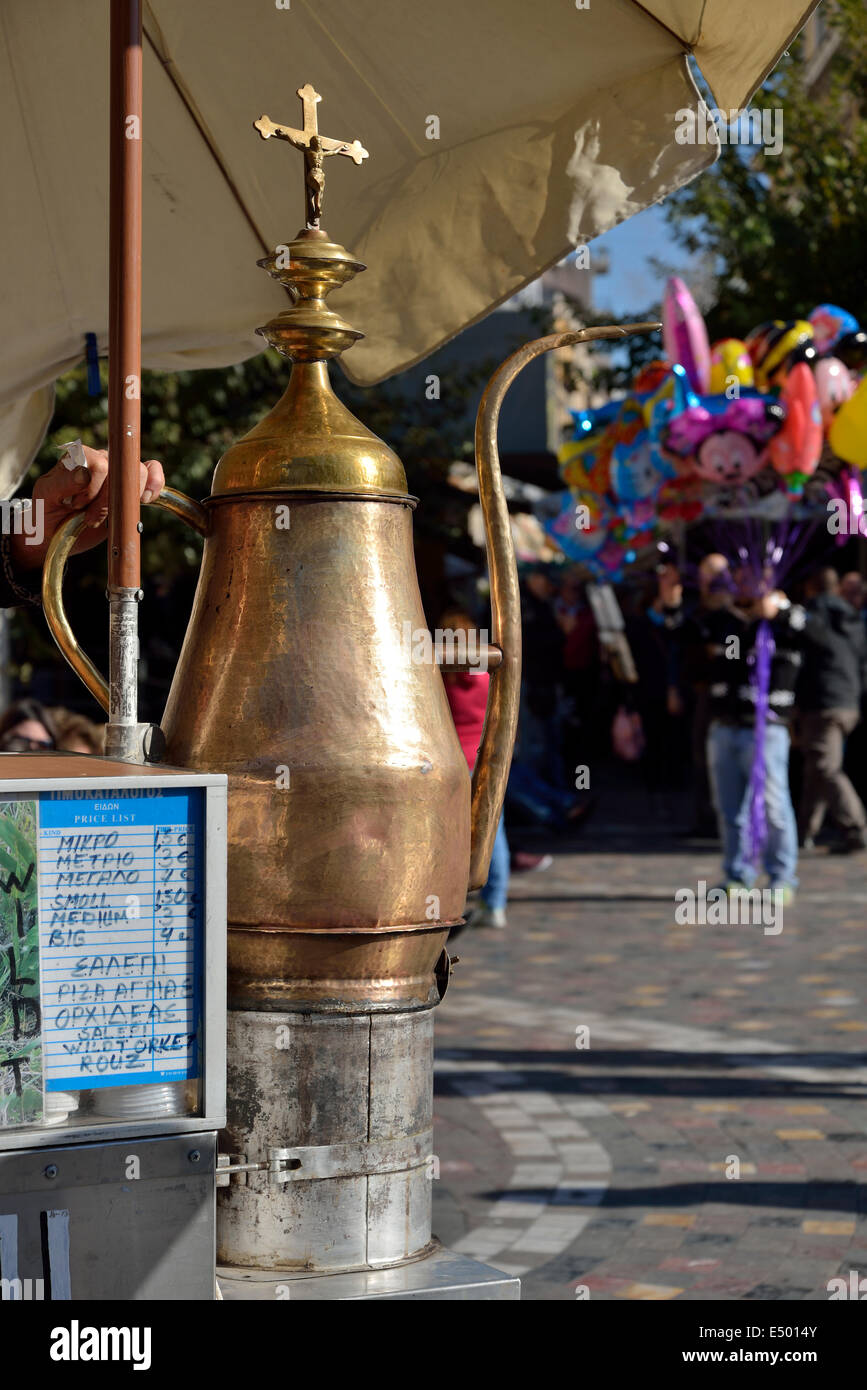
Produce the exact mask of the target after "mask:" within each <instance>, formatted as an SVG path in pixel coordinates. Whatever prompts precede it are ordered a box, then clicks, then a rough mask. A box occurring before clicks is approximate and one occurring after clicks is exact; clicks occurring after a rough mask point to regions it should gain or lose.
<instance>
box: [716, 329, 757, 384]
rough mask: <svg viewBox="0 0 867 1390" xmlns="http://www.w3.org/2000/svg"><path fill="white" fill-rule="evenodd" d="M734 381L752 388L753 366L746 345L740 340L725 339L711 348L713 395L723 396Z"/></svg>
mask: <svg viewBox="0 0 867 1390" xmlns="http://www.w3.org/2000/svg"><path fill="white" fill-rule="evenodd" d="M733 380H734V381H737V382H738V383H739V384H740V385H741V386H752V384H753V364H752V361H751V359H750V354H749V351H748V349H747V345H746V343H742V342H741V340H740V338H723V339H722V341H721V342H719V343H714V345H713V347H712V348H711V354H710V393H711V395H712V396H718V395H721V394H722V392H723V391H725V389H726V387H727V386H731V385H732V381H733Z"/></svg>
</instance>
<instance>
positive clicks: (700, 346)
mask: <svg viewBox="0 0 867 1390" xmlns="http://www.w3.org/2000/svg"><path fill="white" fill-rule="evenodd" d="M662 342H663V346H664V348H665V355H666V357H667V358H668V359H669V361H670V362H679V363H680V365H681V366H682V367H683V369H684V371H685V372H686V375H687V378H688V380H689V384H690V386H691V387H692V389H693V391H695V392H696V393H697V394H698V395H700V396H706V395H707V393H708V391H709V390H710V343H709V342H708V337H707V329H706V328H705V323H704V319H703V318H702V316H701V314H700V313H699V310H698V305H697V304H696V302H695V300H694V299H693V297H692V295H691V294H690V292H689V290H688V289H687V287H686V285H685V284H684V282H683V281H682V280H681V279H680V277H679V276H678V275H673V276H672V278H671V279H670V280H669V282H668V284H667V285H666V287H665V294H664V295H663V297H662Z"/></svg>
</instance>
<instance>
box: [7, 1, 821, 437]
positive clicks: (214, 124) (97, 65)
mask: <svg viewBox="0 0 867 1390" xmlns="http://www.w3.org/2000/svg"><path fill="white" fill-rule="evenodd" d="M813 8H814V4H813V3H805V0H775V3H774V4H773V6H770V5H767V6H766V5H760V4H757V3H756V0H647V3H645V4H638V3H634V0H593V3H592V5H590V7H589V8H579V7H578V6H577V5H576V4H575V3H573V0H541V2H540V3H537V4H535V5H529V4H527V3H526V0H472V3H467V0H437V3H436V4H435V5H427V4H423V3H421V0H415V3H413V4H410V5H407V3H406V0H351V3H350V0H316V3H315V4H314V3H309V0H285V8H284V7H283V0H276V2H275V3H274V4H267V3H262V4H259V5H256V6H252V7H251V6H249V5H241V4H238V3H237V0H184V3H183V4H178V3H177V0H150V3H148V4H146V5H145V10H144V93H145V96H144V121H143V137H144V310H143V345H142V359H143V363H144V365H145V366H148V367H152V368H159V369H166V370H176V369H183V368H190V367H203V366H222V365H226V364H228V363H230V362H233V361H239V360H241V359H242V358H244V357H247V356H250V355H251V354H253V353H255V352H257V351H261V349H262V340H261V339H260V338H257V337H256V336H255V333H254V330H255V328H256V326H257V325H258V324H260V323H263V322H264V321H265V320H266V319H267V318H268V317H269V316H272V315H273V314H274V312H275V311H279V309H280V308H281V307H283V306H284V305H285V299H284V297H283V292H282V291H281V290H280V288H279V287H278V286H276V285H275V284H274V283H273V282H272V281H271V280H270V279H269V278H268V277H267V276H266V275H265V274H264V272H263V271H261V270H259V269H258V268H257V267H256V264H255V262H256V259H257V258H258V257H260V256H262V255H265V254H266V253H268V252H270V251H272V250H273V248H274V247H275V245H277V244H278V243H284V242H288V241H289V240H290V239H291V238H292V237H293V236H294V234H295V233H296V231H297V230H298V227H299V226H300V225H301V224H302V222H303V205H302V175H301V170H300V164H301V161H300V159H299V157H298V156H297V155H296V154H294V153H292V152H291V151H289V150H288V148H287V147H286V146H285V145H283V144H281V143H280V142H278V141H270V142H268V143H265V142H264V141H262V140H260V138H259V136H258V135H257V133H256V132H255V131H254V129H253V124H252V123H253V121H254V119H255V118H256V117H258V116H260V115H261V114H262V113H263V112H264V113H267V114H268V115H269V116H270V117H271V118H272V119H273V120H275V121H280V122H283V123H288V124H292V125H297V124H298V123H299V119H300V109H299V103H298V99H297V97H296V95H295V92H296V88H297V87H298V86H300V85H301V84H302V83H304V82H310V83H312V84H313V86H314V87H315V88H316V90H317V91H318V92H321V93H322V94H323V98H324V99H323V101H322V103H321V105H320V106H319V128H320V130H321V131H322V133H323V134H324V135H326V136H333V137H335V138H337V139H340V140H346V141H351V140H354V139H359V140H360V141H361V143H362V144H363V145H364V146H365V147H366V149H367V150H369V151H370V159H369V160H368V161H365V163H364V165H363V166H362V167H361V168H355V167H353V165H352V164H351V163H350V161H348V160H331V161H329V168H328V174H329V178H328V184H327V189H326V196H325V207H324V216H323V225H324V226H325V227H326V228H327V229H328V231H329V233H330V234H331V236H332V237H333V239H335V240H337V241H340V242H342V243H343V244H344V245H345V246H347V247H348V248H349V249H350V250H351V251H352V253H353V254H354V255H356V256H357V257H358V258H359V259H360V260H362V261H364V262H366V264H367V265H368V266H369V267H370V269H369V270H368V271H367V272H366V273H365V274H364V275H362V276H360V277H358V279H357V280H356V281H355V282H354V283H353V284H352V285H351V286H348V287H347V288H346V289H344V290H342V291H341V296H340V312H341V314H342V315H344V316H345V317H346V318H347V319H348V320H349V321H350V322H351V323H352V324H353V325H354V326H356V327H357V328H359V329H361V330H363V332H364V333H365V334H366V335H367V336H366V338H365V340H364V341H362V342H361V343H360V344H359V345H358V346H357V347H356V348H355V349H354V350H353V352H352V353H351V355H350V357H349V359H348V361H347V369H348V371H349V373H350V375H351V376H353V378H354V379H355V380H357V381H360V382H362V383H366V384H367V383H373V382H376V381H379V380H382V379H383V378H385V377H387V376H389V375H391V374H393V373H394V372H398V371H400V370H401V369H402V368H404V367H407V366H409V365H410V364H411V363H413V362H415V361H418V360H419V359H420V358H422V357H424V356H426V355H427V354H428V353H429V352H431V351H432V350H433V349H434V348H436V347H437V346H439V345H440V344H441V343H443V342H444V341H445V340H446V339H448V338H450V337H451V336H452V335H454V334H455V333H457V332H458V331H459V330H460V329H462V328H464V327H465V326H466V325H467V324H468V323H471V322H473V321H474V320H475V319H477V318H479V317H481V316H482V315H484V314H485V313H487V312H488V311H489V310H490V309H491V308H492V307H494V306H495V305H496V304H498V303H499V302H501V301H503V300H504V299H506V298H508V297H509V296H510V295H512V294H514V293H515V291H516V290H518V289H519V288H520V287H521V286H522V285H524V284H526V283H527V282H528V281H529V280H531V279H532V278H534V277H535V276H536V275H538V274H539V272H540V271H541V270H543V269H544V268H545V267H547V266H549V265H551V264H552V263H554V262H556V261H557V260H559V259H560V258H561V257H562V256H563V255H564V254H565V253H566V252H567V251H568V250H569V248H570V247H572V246H575V245H580V244H583V243H585V242H587V241H589V240H590V239H591V238H592V237H595V236H597V235H598V234H600V233H601V232H604V231H606V230H607V229H608V228H610V227H612V226H613V225H614V224H616V223H617V222H620V221H622V220H623V219H624V218H626V217H629V216H631V215H632V214H633V213H635V212H638V211H640V210H641V209H642V208H644V207H647V206H648V205H649V204H651V203H653V202H656V201H657V200H658V199H660V198H662V197H664V196H665V195H666V194H667V193H670V192H672V190H674V189H676V188H678V187H680V186H681V185H682V184H683V183H685V182H686V181H687V180H689V179H691V178H692V177H694V176H695V175H696V174H697V173H699V172H700V171H701V170H702V169H704V168H706V167H707V166H708V165H709V164H710V163H711V162H712V161H713V159H714V157H715V154H716V144H715V142H712V143H710V144H696V145H688V144H679V143H678V142H677V140H676V138H675V132H676V129H677V119H676V113H677V112H678V111H679V110H682V109H683V108H685V107H691V108H693V109H695V108H696V107H697V105H698V102H699V95H698V91H697V89H696V87H695V84H694V82H693V79H692V76H691V74H690V70H689V65H688V59H687V55H688V54H689V53H693V54H694V55H695V58H696V60H697V62H698V63H699V65H700V67H701V69H702V72H703V74H704V76H705V77H706V79H707V81H708V83H709V85H710V87H711V90H712V91H713V94H714V98H715V100H716V102H717V104H718V106H719V107H721V108H723V109H726V110H728V109H730V108H733V107H740V106H742V105H743V104H744V103H745V102H746V101H747V100H748V99H749V97H750V95H751V94H752V92H753V91H754V90H755V88H756V87H757V86H758V85H759V84H760V83H761V81H762V80H763V78H764V77H765V75H766V74H767V72H768V71H769V70H770V68H771V67H772V66H773V65H774V63H775V62H776V60H777V58H778V57H779V55H780V53H781V52H782V50H783V48H784V47H785V46H786V44H787V43H788V42H789V41H790V39H791V37H792V35H793V34H794V33H795V32H796V31H797V29H798V28H799V27H800V25H801V24H802V23H803V21H804V19H805V18H806V16H807V15H808V14H809V12H810V11H811V10H812V9H813ZM0 126H2V129H3V132H4V138H3V142H2V149H0V187H2V189H3V193H4V205H5V212H6V215H5V217H4V218H3V230H2V238H3V250H4V254H3V257H2V262H0V265H2V270H0V291H2V300H3V326H4V333H3V337H2V341H0V408H2V407H3V406H4V405H10V404H13V403H16V402H19V404H18V405H17V406H16V408H15V409H12V410H10V411H6V412H5V413H4V414H2V415H0V435H2V437H0V453H2V454H4V455H6V454H11V455H13V456H14V455H15V454H16V452H17V453H19V454H20V455H21V456H22V462H25V463H26V461H25V460H24V459H23V455H24V454H25V453H27V452H28V451H32V448H33V443H32V441H33V437H34V434H38V432H39V431H38V429H35V420H36V416H38V415H39V413H40V411H41V412H42V416H43V417H45V423H47V416H48V413H49V402H50V393H49V392H48V391H46V390H45V389H44V388H45V387H46V386H48V385H49V384H50V383H51V382H52V381H53V380H54V379H55V378H56V377H57V376H58V375H59V374H61V373H62V372H63V371H64V370H66V369H67V368H68V367H70V366H71V365H72V364H74V363H75V362H76V361H78V360H80V358H81V356H82V354H83V335H84V334H85V333H86V332H88V331H93V332H95V333H96V335H97V339H98V342H99V345H100V350H101V351H103V352H104V351H105V349H106V346H107V340H108V325H107V267H108V245H107V240H108V236H107V227H108V208H107V201H108V15H107V8H106V5H105V4H104V0H72V2H71V3H67V4H64V5H58V4H57V3H56V0H5V3H4V5H3V7H2V12H0ZM335 164H339V165H340V166H341V167H340V168H338V169H335V168H333V167H331V166H333V165H335ZM40 389H42V394H41V396H37V397H36V399H35V400H34V401H31V402H30V403H29V404H24V403H23V401H24V398H27V397H30V396H31V395H32V393H34V392H37V391H39V390H40ZM34 412H35V413H34Z"/></svg>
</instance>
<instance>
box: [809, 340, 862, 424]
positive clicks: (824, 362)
mask: <svg viewBox="0 0 867 1390" xmlns="http://www.w3.org/2000/svg"><path fill="white" fill-rule="evenodd" d="M813 376H814V377H815V379H816V392H817V394H818V397H819V409H820V410H821V412H822V420H823V422H824V425H825V429H828V427H829V426H830V424H831V421H832V420H833V418H834V416H835V415H836V413H837V411H838V410H839V408H840V406H841V405H842V404H843V402H844V401H848V399H849V397H850V396H851V395H852V393H853V391H854V389H855V387H854V385H853V383H852V375H851V373H850V371H849V368H848V367H847V366H846V365H845V363H843V362H841V361H840V359H839V357H822V358H820V359H819V361H818V362H816V363H815V364H814V366H813Z"/></svg>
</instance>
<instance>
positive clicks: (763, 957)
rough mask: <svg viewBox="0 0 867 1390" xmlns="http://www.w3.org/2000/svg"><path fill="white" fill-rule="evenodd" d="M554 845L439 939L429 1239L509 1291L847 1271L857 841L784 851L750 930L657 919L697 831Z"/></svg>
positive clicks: (789, 1292) (858, 1073)
mask: <svg viewBox="0 0 867 1390" xmlns="http://www.w3.org/2000/svg"><path fill="white" fill-rule="evenodd" d="M638 814H639V815H640V808H639V813H638ZM572 851H573V852H566V853H560V854H558V855H557V857H556V858H555V863H554V866H553V868H551V869H549V870H548V871H547V872H546V873H536V874H531V875H525V876H521V877H518V878H513V880H512V889H511V902H510V907H509V927H508V929H507V930H506V931H504V932H495V931H476V932H472V933H471V932H465V933H464V935H462V936H461V937H460V939H459V940H458V941H457V942H455V943H454V946H453V948H452V949H453V953H457V954H458V955H459V956H460V963H459V964H458V965H457V966H456V968H455V972H454V975H453V977H452V983H451V987H450V990H449V993H448V995H447V997H446V999H445V1001H444V1002H443V1004H442V1005H441V1006H440V1008H439V1009H438V1011H437V1033H436V1037H437V1065H436V1128H435V1147H436V1151H437V1155H438V1158H439V1162H440V1178H439V1181H438V1182H435V1184H434V1230H435V1232H436V1234H437V1235H438V1236H439V1237H440V1239H441V1240H443V1241H444V1242H445V1243H446V1244H447V1245H450V1246H452V1247H454V1248H456V1249H458V1250H461V1251H463V1252H464V1253H466V1254H468V1255H472V1256H474V1257H476V1258H478V1259H481V1260H484V1261H486V1262H488V1263H491V1264H493V1265H495V1266H496V1267H498V1268H500V1269H503V1270H506V1271H508V1272H513V1273H517V1274H520V1275H521V1278H522V1282H523V1297H524V1298H529V1299H544V1300H549V1299H575V1298H576V1297H578V1296H587V1294H586V1293H584V1292H582V1288H583V1289H585V1290H589V1297H591V1298H593V1299H597V1298H603V1299H808V1300H809V1299H827V1298H828V1290H827V1283H828V1280H829V1279H831V1278H833V1277H835V1276H837V1275H839V1274H843V1275H845V1276H846V1277H847V1278H848V1276H849V1272H850V1271H851V1270H853V1269H855V1270H858V1271H859V1272H860V1275H861V1276H862V1277H865V1276H867V1183H865V1179H867V1120H865V1115H867V1110H865V1106H864V1095H865V1088H867V1055H865V1042H867V1013H865V1010H864V1007H863V1001H864V998H865V994H867V908H865V901H867V887H865V883H867V856H864V855H862V856H848V857H838V856H830V855H828V854H827V853H825V854H822V853H819V854H817V855H816V856H815V857H812V858H810V859H805V860H803V861H802V863H801V866H800V873H801V887H800V891H799V893H798V898H797V901H796V903H795V904H794V905H793V906H792V907H790V908H787V909H786V911H785V916H784V924H783V930H782V932H780V933H779V934H778V935H771V934H766V933H765V932H764V931H763V929H762V927H761V926H759V925H752V926H734V925H729V926H701V925H695V926H678V925H676V924H675V917H674V912H675V907H674V893H675V890H676V889H678V888H686V887H691V888H692V889H693V890H695V889H696V886H697V883H698V881H699V880H702V879H703V880H705V881H706V882H707V883H708V885H709V886H712V885H713V884H714V883H716V882H717V881H718V878H719V872H720V871H719V862H718V858H717V850H716V847H715V846H714V845H712V844H711V843H710V842H706V843H704V844H701V843H699V844H692V843H687V842H685V841H683V840H680V841H679V840H677V839H675V838H672V837H671V835H670V834H668V835H667V834H666V833H664V832H661V831H660V830H659V829H658V828H657V827H653V826H648V825H647V824H643V825H640V824H636V825H634V826H633V827H631V828H629V827H626V828H624V826H623V823H622V821H621V822H620V826H619V829H618V830H616V831H615V830H613V829H612V828H610V827H606V825H605V824H604V823H597V824H594V825H593V826H592V827H591V828H590V829H589V830H588V832H587V833H586V838H584V839H582V840H579V841H576V842H575V843H574V845H573V846H572ZM578 1030H588V1031H587V1032H584V1031H578ZM584 1042H587V1043H588V1044H589V1045H588V1046H586V1047H585V1046H582V1044H583V1043H584ZM735 1173H738V1176H734V1174H735ZM865 1287H867V1286H865Z"/></svg>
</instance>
